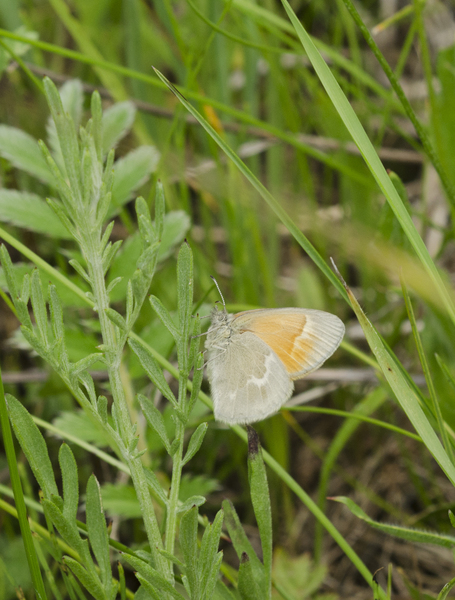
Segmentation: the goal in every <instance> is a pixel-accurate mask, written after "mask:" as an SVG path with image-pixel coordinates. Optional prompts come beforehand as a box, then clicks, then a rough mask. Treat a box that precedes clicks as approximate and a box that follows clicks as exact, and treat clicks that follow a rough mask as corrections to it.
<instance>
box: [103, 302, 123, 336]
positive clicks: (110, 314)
mask: <svg viewBox="0 0 455 600" xmlns="http://www.w3.org/2000/svg"><path fill="white" fill-rule="evenodd" d="M105 313H106V316H107V318H108V319H109V321H111V323H114V325H117V327H118V328H119V329H120V330H121V331H123V332H125V331H128V327H127V325H126V321H125V319H124V318H123V317H122V315H121V314H120V313H118V312H117V311H116V310H114V309H113V308H106V309H105Z"/></svg>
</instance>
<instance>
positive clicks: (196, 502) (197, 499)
mask: <svg viewBox="0 0 455 600" xmlns="http://www.w3.org/2000/svg"><path fill="white" fill-rule="evenodd" d="M206 502H207V500H206V499H205V498H204V496H191V497H190V498H188V499H187V500H185V502H183V504H181V505H180V506H179V507H178V508H177V512H178V513H183V512H186V511H187V510H190V508H192V507H193V506H196V507H199V506H202V505H203V504H205V503H206Z"/></svg>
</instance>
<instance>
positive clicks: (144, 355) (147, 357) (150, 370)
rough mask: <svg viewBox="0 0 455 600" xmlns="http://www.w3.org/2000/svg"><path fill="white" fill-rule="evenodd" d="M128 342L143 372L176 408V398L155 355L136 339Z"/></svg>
mask: <svg viewBox="0 0 455 600" xmlns="http://www.w3.org/2000/svg"><path fill="white" fill-rule="evenodd" d="M128 344H129V345H130V347H131V349H132V350H133V352H134V353H135V354H136V356H137V357H138V358H139V360H140V362H141V365H142V366H143V367H144V369H145V372H146V373H147V375H148V376H149V378H150V379H151V381H152V382H153V383H154V384H155V385H156V387H157V388H158V389H159V390H160V392H161V393H162V394H163V396H164V397H165V398H167V399H168V400H169V401H170V402H171V403H172V404H173V405H174V407H175V408H176V409H178V404H177V400H176V398H175V396H174V394H173V393H172V391H171V388H170V387H169V385H168V383H167V381H166V379H165V378H164V375H163V371H162V370H161V368H160V366H159V365H158V363H157V362H156V359H155V357H154V356H153V355H152V354H151V353H150V352H149V350H148V348H146V347H145V346H143V345H142V344H141V343H140V342H138V341H137V340H133V339H131V338H130V339H129V340H128Z"/></svg>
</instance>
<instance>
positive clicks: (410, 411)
mask: <svg viewBox="0 0 455 600" xmlns="http://www.w3.org/2000/svg"><path fill="white" fill-rule="evenodd" d="M340 278H341V276H340ZM343 284H344V285H345V287H346V291H347V293H348V296H349V299H350V301H351V305H352V308H353V309H354V312H355V314H356V316H357V318H358V320H359V323H360V325H361V326H362V329H363V331H364V333H365V337H366V338H367V341H368V344H369V346H370V348H371V350H372V351H373V353H374V355H375V356H376V359H377V361H378V363H379V366H380V367H381V370H382V372H383V374H384V377H385V378H386V380H387V381H388V383H389V385H390V387H391V388H392V390H393V392H394V394H395V395H396V398H397V400H398V402H399V403H400V405H401V407H402V408H403V410H404V411H405V413H406V414H407V416H408V418H409V420H410V421H411V423H412V424H413V426H414V428H415V429H416V431H417V433H418V434H419V435H420V437H421V438H422V440H423V442H424V443H425V445H426V447H427V448H428V450H429V451H430V452H431V454H432V455H433V458H434V459H435V460H436V462H437V463H438V464H439V466H440V467H441V469H442V470H443V471H444V473H445V474H446V476H447V477H448V479H449V480H450V481H451V483H452V485H455V467H454V465H453V464H452V462H451V461H450V459H449V457H448V455H447V453H446V451H445V450H444V448H443V446H442V444H441V442H440V441H439V438H438V437H437V435H436V433H435V432H434V430H433V428H432V426H431V424H430V423H429V421H428V419H427V417H426V416H425V413H424V412H423V410H422V409H421V407H420V404H419V399H418V397H417V395H416V393H415V391H414V390H413V389H412V388H411V387H410V385H409V384H408V382H407V381H406V379H405V377H404V376H403V374H402V372H401V370H400V368H399V366H398V365H397V363H396V362H395V359H394V357H393V356H392V355H391V354H390V352H389V351H388V349H387V348H386V347H385V345H384V344H383V342H382V340H381V338H380V336H379V335H378V333H377V332H376V330H375V328H374V327H373V325H372V324H371V323H370V321H369V320H368V319H367V317H366V315H365V313H364V312H363V310H362V308H361V306H360V304H359V303H358V302H357V299H356V298H355V296H354V294H353V293H352V292H351V290H350V289H349V288H348V287H347V285H346V283H345V282H344V281H343Z"/></svg>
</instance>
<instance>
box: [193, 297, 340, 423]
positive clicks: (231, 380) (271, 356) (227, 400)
mask: <svg viewBox="0 0 455 600" xmlns="http://www.w3.org/2000/svg"><path fill="white" fill-rule="evenodd" d="M343 335H344V325H343V323H342V322H341V321H340V319H339V318H338V317H336V316H335V315H331V314H330V313H326V312H323V311H319V310H311V309H303V308H277V309H259V310H249V311H245V312H240V313H237V314H235V315H232V314H229V313H228V312H227V311H226V309H225V308H223V309H222V310H219V309H218V308H215V309H214V311H213V313H212V323H211V326H210V328H209V330H208V333H207V340H206V344H205V346H206V348H207V350H208V361H207V372H208V377H209V381H210V385H211V389H212V398H213V404H214V411H215V418H216V419H217V420H219V421H223V422H226V423H231V424H233V423H254V422H255V421H260V420H262V419H265V418H266V417H268V416H270V415H271V414H273V413H275V412H277V411H278V410H279V409H280V407H281V406H282V405H283V404H284V403H285V402H286V401H287V400H288V399H289V398H290V397H291V395H292V391H293V389H294V384H293V380H295V379H301V378H302V377H304V376H305V375H307V374H308V373H311V372H312V371H314V370H316V369H317V368H319V367H320V366H321V365H322V363H323V362H324V361H325V360H326V359H327V358H329V356H331V355H332V354H333V352H335V350H336V349H337V348H338V346H339V344H340V342H341V340H342V339H343Z"/></svg>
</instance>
